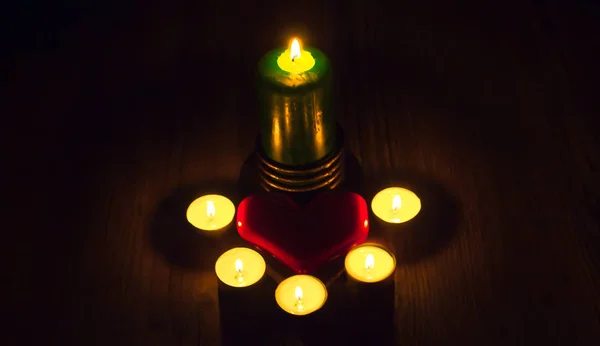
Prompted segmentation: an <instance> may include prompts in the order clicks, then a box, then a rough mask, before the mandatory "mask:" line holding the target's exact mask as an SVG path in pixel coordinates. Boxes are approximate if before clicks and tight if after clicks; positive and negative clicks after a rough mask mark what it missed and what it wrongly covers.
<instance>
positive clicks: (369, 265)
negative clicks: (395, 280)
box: [365, 254, 375, 271]
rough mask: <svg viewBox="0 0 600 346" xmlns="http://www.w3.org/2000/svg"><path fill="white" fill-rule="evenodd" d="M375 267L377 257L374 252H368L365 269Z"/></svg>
mask: <svg viewBox="0 0 600 346" xmlns="http://www.w3.org/2000/svg"><path fill="white" fill-rule="evenodd" d="M374 267H375V257H373V255H372V254H368V255H367V258H365V269H366V270H367V271H369V270H371V269H373V268H374Z"/></svg>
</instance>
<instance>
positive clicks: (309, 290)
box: [275, 275, 327, 345]
mask: <svg viewBox="0 0 600 346" xmlns="http://www.w3.org/2000/svg"><path fill="white" fill-rule="evenodd" d="M275 301H276V302H277V305H278V306H279V308H280V310H279V312H280V313H279V318H278V320H279V321H280V322H281V325H282V326H283V328H282V332H283V333H284V334H283V335H282V336H281V337H282V338H283V339H284V340H288V341H289V340H290V339H292V340H297V341H299V342H301V343H302V344H305V345H312V344H315V342H316V341H317V340H318V339H319V338H320V337H321V334H322V333H321V330H320V327H321V326H322V325H323V324H324V323H325V322H326V321H325V320H326V319H327V318H326V317H327V315H326V314H324V313H323V311H324V305H325V303H326V301H327V288H326V287H325V284H323V282H321V280H319V279H317V278H316V277H314V276H310V275H294V276H292V277H289V278H287V279H285V280H283V281H282V282H281V283H280V284H279V285H278V286H277V289H276V290H275Z"/></svg>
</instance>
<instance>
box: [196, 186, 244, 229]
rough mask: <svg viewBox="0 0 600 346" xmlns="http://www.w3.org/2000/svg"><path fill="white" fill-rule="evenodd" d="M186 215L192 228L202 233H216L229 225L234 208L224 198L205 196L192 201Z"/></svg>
mask: <svg viewBox="0 0 600 346" xmlns="http://www.w3.org/2000/svg"><path fill="white" fill-rule="evenodd" d="M186 214H187V215H186V216H187V220H188V222H189V223H191V224H192V226H194V227H196V228H198V229H201V230H204V231H218V230H220V229H222V228H223V227H225V226H227V225H229V224H230V223H231V221H232V220H233V217H234V216H235V206H234V205H233V202H231V201H230V200H229V199H228V198H227V197H225V196H221V195H205V196H202V197H200V198H198V199H196V200H194V201H193V202H192V203H191V204H190V206H189V207H188V209H187V213H186Z"/></svg>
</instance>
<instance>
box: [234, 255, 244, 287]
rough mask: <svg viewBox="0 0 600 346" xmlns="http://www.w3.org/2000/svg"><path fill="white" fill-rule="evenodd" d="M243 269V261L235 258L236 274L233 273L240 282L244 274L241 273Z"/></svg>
mask: <svg viewBox="0 0 600 346" xmlns="http://www.w3.org/2000/svg"><path fill="white" fill-rule="evenodd" d="M243 270H244V263H242V260H241V259H239V258H238V259H236V260H235V271H236V272H237V274H235V279H236V280H237V281H238V282H242V281H244V276H243V275H242V271H243Z"/></svg>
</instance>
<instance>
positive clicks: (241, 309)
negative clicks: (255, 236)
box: [215, 247, 275, 345]
mask: <svg viewBox="0 0 600 346" xmlns="http://www.w3.org/2000/svg"><path fill="white" fill-rule="evenodd" d="M266 268H267V265H266V263H265V260H264V258H263V257H262V256H261V255H260V254H259V253H258V252H256V251H254V250H252V249H249V248H244V247H238V248H233V249H230V250H228V251H226V252H225V253H223V254H222V255H221V256H220V257H219V258H218V259H217V262H216V263H215V273H216V274H217V278H218V279H219V281H218V291H217V294H218V298H219V312H220V321H221V339H222V340H221V342H222V344H223V345H239V344H241V343H243V342H242V341H243V340H248V338H251V339H252V340H256V339H257V338H260V337H261V335H262V334H264V333H265V332H266V331H265V330H264V328H265V325H268V317H267V315H268V314H266V313H265V311H264V310H265V307H266V306H268V302H269V301H270V297H271V294H270V292H273V290H274V289H275V283H274V282H273V281H271V280H269V279H270V278H269V277H268V276H266V275H265V272H266ZM241 316H243V318H244V322H243V323H240V317H241ZM261 328H263V329H261Z"/></svg>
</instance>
